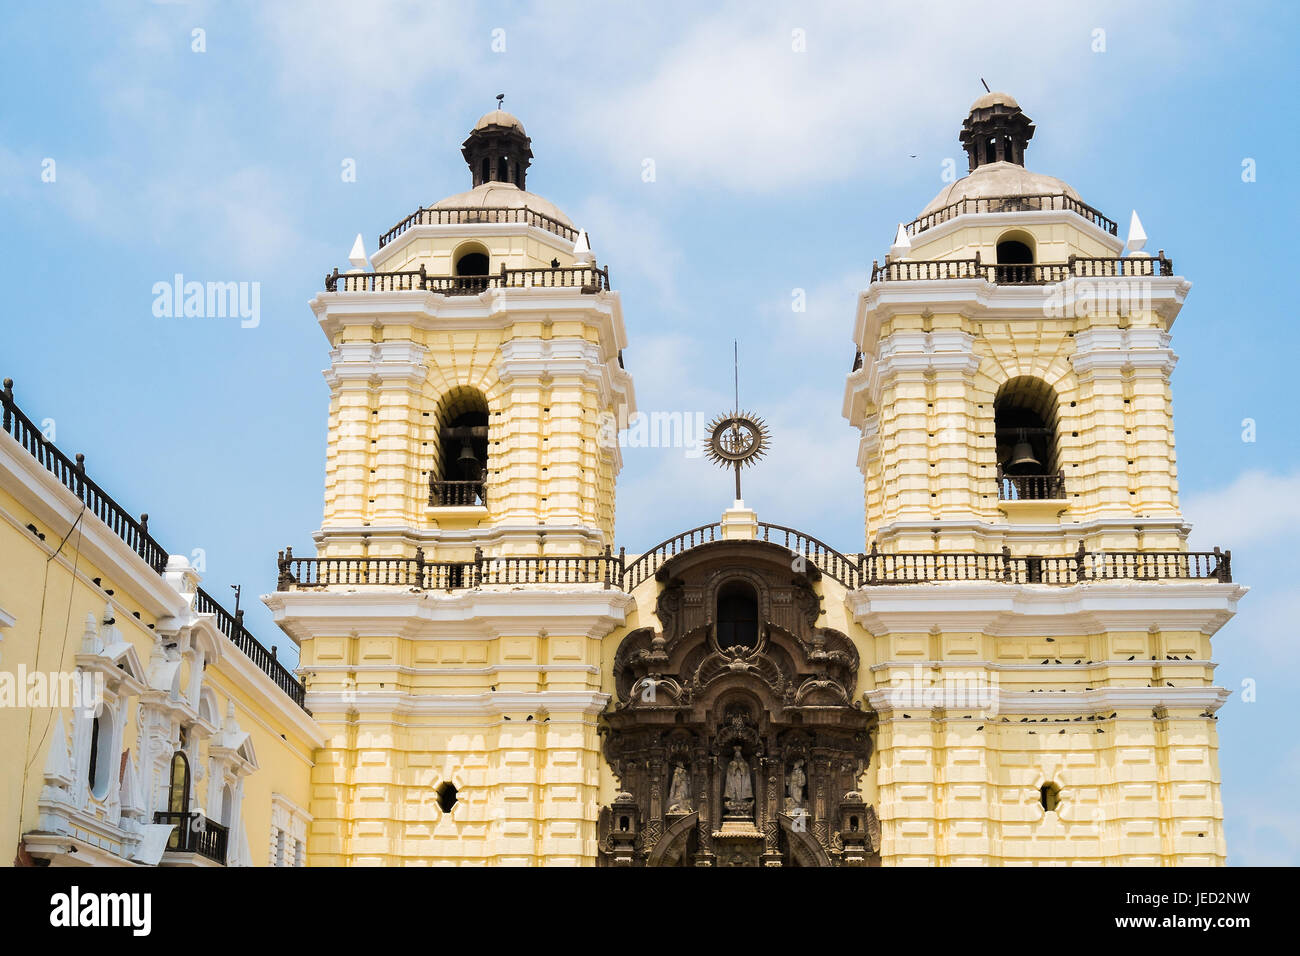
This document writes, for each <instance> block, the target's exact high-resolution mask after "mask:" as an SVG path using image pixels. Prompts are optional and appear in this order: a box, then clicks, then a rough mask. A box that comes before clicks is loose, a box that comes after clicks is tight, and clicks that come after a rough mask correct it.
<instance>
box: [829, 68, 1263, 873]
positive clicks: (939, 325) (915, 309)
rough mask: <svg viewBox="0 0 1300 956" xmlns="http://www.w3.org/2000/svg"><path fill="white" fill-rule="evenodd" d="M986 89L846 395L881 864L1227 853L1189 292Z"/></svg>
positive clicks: (863, 312) (1207, 857) (1213, 576)
mask: <svg viewBox="0 0 1300 956" xmlns="http://www.w3.org/2000/svg"><path fill="white" fill-rule="evenodd" d="M1033 132H1034V125H1033V123H1032V122H1030V121H1029V119H1028V117H1027V116H1025V114H1024V112H1023V111H1022V110H1021V109H1020V107H1019V105H1018V104H1017V103H1016V102H1015V100H1014V99H1012V98H1011V97H1010V96H1007V95H1006V94H1004V93H989V94H987V95H985V96H981V97H980V98H979V99H978V100H976V101H975V103H974V105H973V106H972V107H971V110H970V114H969V116H968V117H967V119H966V121H965V124H964V125H963V128H962V131H961V135H960V139H961V142H962V145H963V146H964V148H965V149H966V152H967V154H968V157H969V161H970V173H969V175H967V176H966V177H964V178H962V179H960V180H957V181H956V182H954V183H952V184H951V185H949V186H948V187H946V188H945V189H944V190H943V191H942V192H940V194H939V195H938V196H936V197H935V198H934V200H933V201H932V202H931V203H930V204H929V205H928V206H926V207H925V208H924V209H923V210H922V211H921V214H920V215H919V216H918V217H917V218H916V219H915V220H914V221H913V222H911V223H909V224H906V225H900V226H899V227H898V231H897V233H896V236H895V239H894V242H893V244H892V246H891V248H890V251H889V255H888V256H887V257H886V259H885V261H884V263H883V264H880V263H879V262H877V263H876V264H875V265H873V267H872V274H871V282H870V285H869V287H868V288H867V289H866V291H865V292H863V293H862V295H861V297H860V299H859V305H858V313H857V320H856V323H855V327H854V339H855V342H856V344H857V346H858V355H857V357H856V359H855V362H854V370H853V371H852V373H851V374H850V375H849V377H848V382H847V386H846V389H845V398H844V414H845V416H846V417H847V418H848V419H849V421H850V422H851V423H852V424H853V425H854V426H855V427H856V428H857V429H858V430H859V433H860V436H861V438H860V444H859V455H858V465H859V468H860V469H861V471H862V474H863V476H864V483H863V484H864V494H865V503H866V538H867V552H868V553H867V554H865V555H864V557H863V563H862V574H861V587H859V588H858V589H857V590H856V591H854V592H853V593H851V594H850V595H849V597H848V604H849V607H850V610H851V612H852V614H853V616H854V619H855V620H856V622H857V623H858V624H859V625H861V627H862V628H863V630H864V633H865V635H866V637H867V640H868V641H869V643H870V645H871V649H870V650H869V651H868V652H867V653H865V654H864V656H866V657H867V658H868V659H871V660H874V662H875V663H874V666H873V667H872V668H871V674H872V677H871V680H872V681H873V682H874V686H869V687H868V689H867V691H866V694H865V697H866V699H867V702H868V703H869V704H870V706H871V707H872V708H873V709H874V710H875V711H876V713H877V715H878V717H879V721H880V724H879V741H878V742H879V749H878V755H879V761H880V766H881V767H882V770H881V775H880V777H879V778H878V779H879V783H880V791H879V800H880V815H881V823H882V829H883V834H884V838H883V847H884V848H883V851H882V855H883V860H884V862H885V863H886V864H891V863H893V864H898V863H923V864H931V865H933V864H960V863H978V864H989V863H1049V862H1055V861H1063V860H1066V859H1069V860H1073V861H1086V862H1092V863H1129V864H1147V865H1161V864H1188V863H1200V864H1206V863H1222V862H1223V861H1224V858H1225V849H1224V846H1223V832H1222V825H1221V822H1222V814H1223V811H1222V805H1221V802H1220V799H1219V772H1218V763H1217V746H1218V743H1217V736H1216V734H1215V727H1214V719H1215V718H1214V712H1215V711H1216V710H1217V709H1218V708H1219V706H1220V705H1221V704H1222V703H1223V701H1224V700H1226V698H1227V696H1228V691H1227V690H1225V689H1224V688H1221V687H1217V686H1215V684H1214V664H1213V662H1212V660H1211V647H1210V637H1211V636H1212V635H1213V634H1214V633H1215V632H1216V631H1217V630H1218V629H1219V628H1220V627H1221V626H1222V625H1223V624H1224V623H1225V622H1226V621H1227V620H1228V619H1229V618H1230V617H1231V616H1232V614H1233V613H1234V611H1235V607H1236V602H1237V600H1238V598H1240V597H1241V595H1242V594H1244V593H1245V589H1244V588H1241V587H1239V586H1237V585H1235V584H1232V583H1231V582H1232V577H1231V569H1230V565H1229V556H1228V554H1227V553H1221V552H1219V551H1218V550H1217V549H1216V550H1215V551H1214V552H1206V553H1193V552H1189V551H1188V549H1187V544H1186V539H1187V534H1188V531H1189V529H1188V527H1187V526H1186V524H1185V523H1184V521H1183V518H1182V515H1181V514H1180V513H1179V510H1178V498H1177V481H1176V466H1175V458H1174V433H1173V416H1172V406H1171V398H1170V388H1169V377H1170V373H1171V372H1172V371H1173V368H1174V363H1175V361H1176V356H1175V355H1174V353H1173V351H1172V350H1171V347H1170V332H1171V329H1172V327H1173V324H1174V320H1175V318H1176V317H1177V315H1178V313H1179V311H1180V309H1181V308H1182V305H1183V302H1184V299H1185V298H1186V295H1187V292H1188V290H1189V288H1190V283H1189V282H1187V280H1186V279H1184V278H1182V277H1180V276H1178V275H1177V274H1176V273H1175V272H1174V269H1173V265H1172V263H1171V262H1170V261H1169V260H1168V259H1167V258H1166V257H1165V255H1164V252H1163V251H1161V252H1159V253H1158V254H1157V255H1155V256H1152V255H1149V254H1148V253H1147V252H1146V251H1145V250H1144V248H1143V247H1144V245H1145V241H1146V236H1145V234H1144V233H1143V231H1142V227H1141V224H1140V222H1139V221H1138V219H1137V216H1136V213H1135V214H1134V215H1133V217H1132V221H1131V225H1130V228H1129V235H1128V240H1127V242H1125V241H1123V240H1121V239H1119V238H1118V231H1119V230H1118V227H1117V224H1116V223H1115V222H1113V221H1111V220H1110V219H1108V218H1106V217H1105V216H1104V215H1102V214H1101V213H1100V212H1098V211H1097V210H1096V209H1094V208H1093V207H1091V206H1089V205H1087V204H1086V203H1085V202H1084V201H1083V200H1082V199H1081V198H1080V196H1079V195H1078V194H1077V193H1076V192H1075V191H1074V190H1073V189H1072V188H1071V187H1070V186H1068V185H1067V184H1066V183H1064V182H1062V181H1061V180H1059V179H1055V178H1053V177H1051V176H1045V175H1042V174H1039V173H1034V172H1030V171H1029V170H1027V169H1026V168H1025V166H1024V163H1025V151H1026V147H1027V145H1028V143H1029V140H1030V138H1031V137H1032V135H1033Z"/></svg>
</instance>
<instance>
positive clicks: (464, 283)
mask: <svg viewBox="0 0 1300 956" xmlns="http://www.w3.org/2000/svg"><path fill="white" fill-rule="evenodd" d="M609 288H610V286H609V267H608V266H607V267H605V268H604V269H599V268H597V267H595V266H573V267H557V268H554V269H506V268H502V270H501V271H500V272H498V273H496V274H495V275H486V276H431V275H429V274H428V272H426V271H425V267H424V266H420V268H419V269H417V270H415V271H409V272H346V273H340V272H339V270H338V269H335V270H334V271H333V272H332V273H330V274H329V275H327V276H326V277H325V291H326V292H437V293H439V294H441V295H480V294H482V293H484V292H486V291H487V290H488V289H571V290H576V291H578V292H581V293H583V294H586V295H594V294H596V293H597V292H608V291H609Z"/></svg>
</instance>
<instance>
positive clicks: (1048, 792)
mask: <svg viewBox="0 0 1300 956" xmlns="http://www.w3.org/2000/svg"><path fill="white" fill-rule="evenodd" d="M1038 798H1039V801H1040V802H1041V803H1042V804H1043V809H1044V810H1046V811H1049V812H1051V811H1055V810H1056V807H1057V805H1058V804H1060V802H1061V788H1060V787H1058V786H1057V785H1056V784H1054V783H1045V784H1043V786H1042V788H1041V789H1040V790H1039V791H1038Z"/></svg>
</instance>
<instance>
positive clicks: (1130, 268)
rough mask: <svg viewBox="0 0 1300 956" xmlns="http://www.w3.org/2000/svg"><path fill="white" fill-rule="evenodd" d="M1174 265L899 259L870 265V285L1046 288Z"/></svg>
mask: <svg viewBox="0 0 1300 956" xmlns="http://www.w3.org/2000/svg"><path fill="white" fill-rule="evenodd" d="M1173 274H1174V263H1173V261H1172V260H1171V259H1168V258H1166V257H1165V253H1164V250H1163V249H1161V250H1160V253H1159V255H1158V256H1155V257H1151V256H1125V257H1120V256H1070V258H1069V259H1068V260H1066V261H1065V262H1036V263H1026V264H1001V265H1000V264H997V263H988V262H981V261H980V258H979V256H978V255H977V256H976V257H975V258H973V259H900V260H896V261H892V262H886V263H884V264H883V265H882V264H881V263H880V262H879V261H876V262H873V263H872V264H871V281H872V283H876V282H919V281H927V280H937V279H983V280H984V281H986V282H995V283H997V284H998V285H1049V284H1051V283H1055V282H1064V281H1065V280H1066V279H1101V278H1126V279H1135V278H1152V277H1155V276H1172V275H1173Z"/></svg>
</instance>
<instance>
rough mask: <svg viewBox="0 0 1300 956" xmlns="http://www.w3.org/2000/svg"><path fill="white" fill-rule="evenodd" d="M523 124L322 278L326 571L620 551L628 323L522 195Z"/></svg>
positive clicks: (471, 156)
mask: <svg viewBox="0 0 1300 956" xmlns="http://www.w3.org/2000/svg"><path fill="white" fill-rule="evenodd" d="M529 143H530V140H529V138H528V136H527V135H526V134H525V132H524V128H523V124H522V123H520V122H519V120H518V119H516V118H515V117H514V116H512V115H510V114H509V113H506V112H504V111H503V110H500V109H497V110H493V111H492V112H490V113H488V114H486V115H485V116H483V117H482V118H481V119H480V120H479V121H478V123H477V124H476V125H475V127H474V130H473V131H472V132H471V133H470V135H469V138H468V139H467V140H466V141H465V145H464V149H463V153H464V156H465V159H466V162H467V163H468V165H469V168H470V173H471V179H472V182H473V188H472V189H471V190H470V191H468V192H464V193H459V194H457V195H454V196H450V197H448V198H446V199H443V200H441V201H439V202H436V203H434V204H432V205H431V206H427V207H423V208H421V209H418V210H416V211H415V212H414V213H412V214H411V215H410V216H407V217H406V218H405V219H403V220H402V221H401V222H399V223H398V224H397V225H395V226H394V227H393V228H392V229H390V230H388V232H386V233H384V234H383V235H382V236H380V238H379V249H378V251H377V252H376V253H375V254H374V256H373V271H367V270H366V269H365V264H366V263H365V260H364V256H362V257H360V258H358V259H356V260H354V262H353V266H354V267H353V268H352V269H351V270H349V271H347V272H343V273H340V272H338V271H337V270H336V271H335V272H334V273H333V274H331V275H329V276H327V277H326V281H325V290H324V291H323V292H321V293H319V294H318V295H317V296H316V298H315V299H313V300H312V303H311V307H312V310H313V312H315V314H316V317H317V319H318V320H319V321H320V324H321V328H322V329H323V330H324V332H325V334H326V335H327V336H328V337H329V339H330V343H331V346H332V351H331V359H332V362H331V367H330V369H329V370H328V371H327V372H326V373H325V377H326V381H327V382H328V383H329V386H330V430H329V446H328V462H327V466H326V485H325V517H324V522H323V524H322V527H321V530H320V532H319V533H318V535H317V543H318V548H319V550H320V551H321V553H322V554H323V555H326V556H329V557H358V558H359V557H375V556H386V557H393V556H405V557H409V556H412V555H413V554H414V553H415V551H416V549H417V548H419V549H421V550H422V551H423V553H424V555H425V557H426V558H428V559H429V560H431V561H439V560H462V559H463V560H468V559H469V558H470V557H472V555H473V553H474V550H475V548H479V549H481V550H482V551H483V552H484V553H486V554H489V555H537V554H541V553H542V552H543V551H546V552H547V553H552V554H574V555H578V554H590V553H596V552H599V551H601V550H602V549H603V548H604V547H605V546H606V545H611V544H612V543H613V531H614V488H615V481H616V478H617V475H618V472H619V469H620V467H621V464H622V463H621V456H620V452H619V448H618V444H617V442H616V441H614V440H612V439H613V437H614V433H613V431H612V429H611V428H610V427H609V425H610V423H612V422H614V421H617V420H618V417H617V416H618V415H619V414H620V411H621V412H622V414H623V415H624V416H626V415H627V414H630V412H631V409H632V407H633V404H634V397H633V390H632V381H631V378H630V377H629V376H628V374H627V373H626V372H625V371H624V370H623V367H622V349H623V347H624V346H625V344H626V334H625V331H624V326H623V314H622V307H621V304H620V301H619V296H618V293H617V292H615V291H614V290H613V289H611V287H610V280H609V271H608V269H606V268H603V267H601V266H600V265H599V264H598V263H597V262H596V260H595V258H594V256H593V255H592V253H591V250H590V247H589V244H588V240H587V237H586V234H585V233H584V232H582V231H581V230H579V229H578V228H576V227H575V226H574V225H573V223H572V222H571V221H570V220H569V218H568V217H567V216H565V215H564V213H563V212H561V211H560V210H559V209H558V208H556V207H555V206H554V205H553V204H552V203H550V202H549V201H547V200H546V199H544V198H542V197H541V196H538V195H535V194H533V193H529V192H527V191H525V190H524V188H523V183H524V178H525V171H526V168H527V166H528V164H529V162H530V161H531V158H532V150H531V148H530V146H529Z"/></svg>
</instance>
